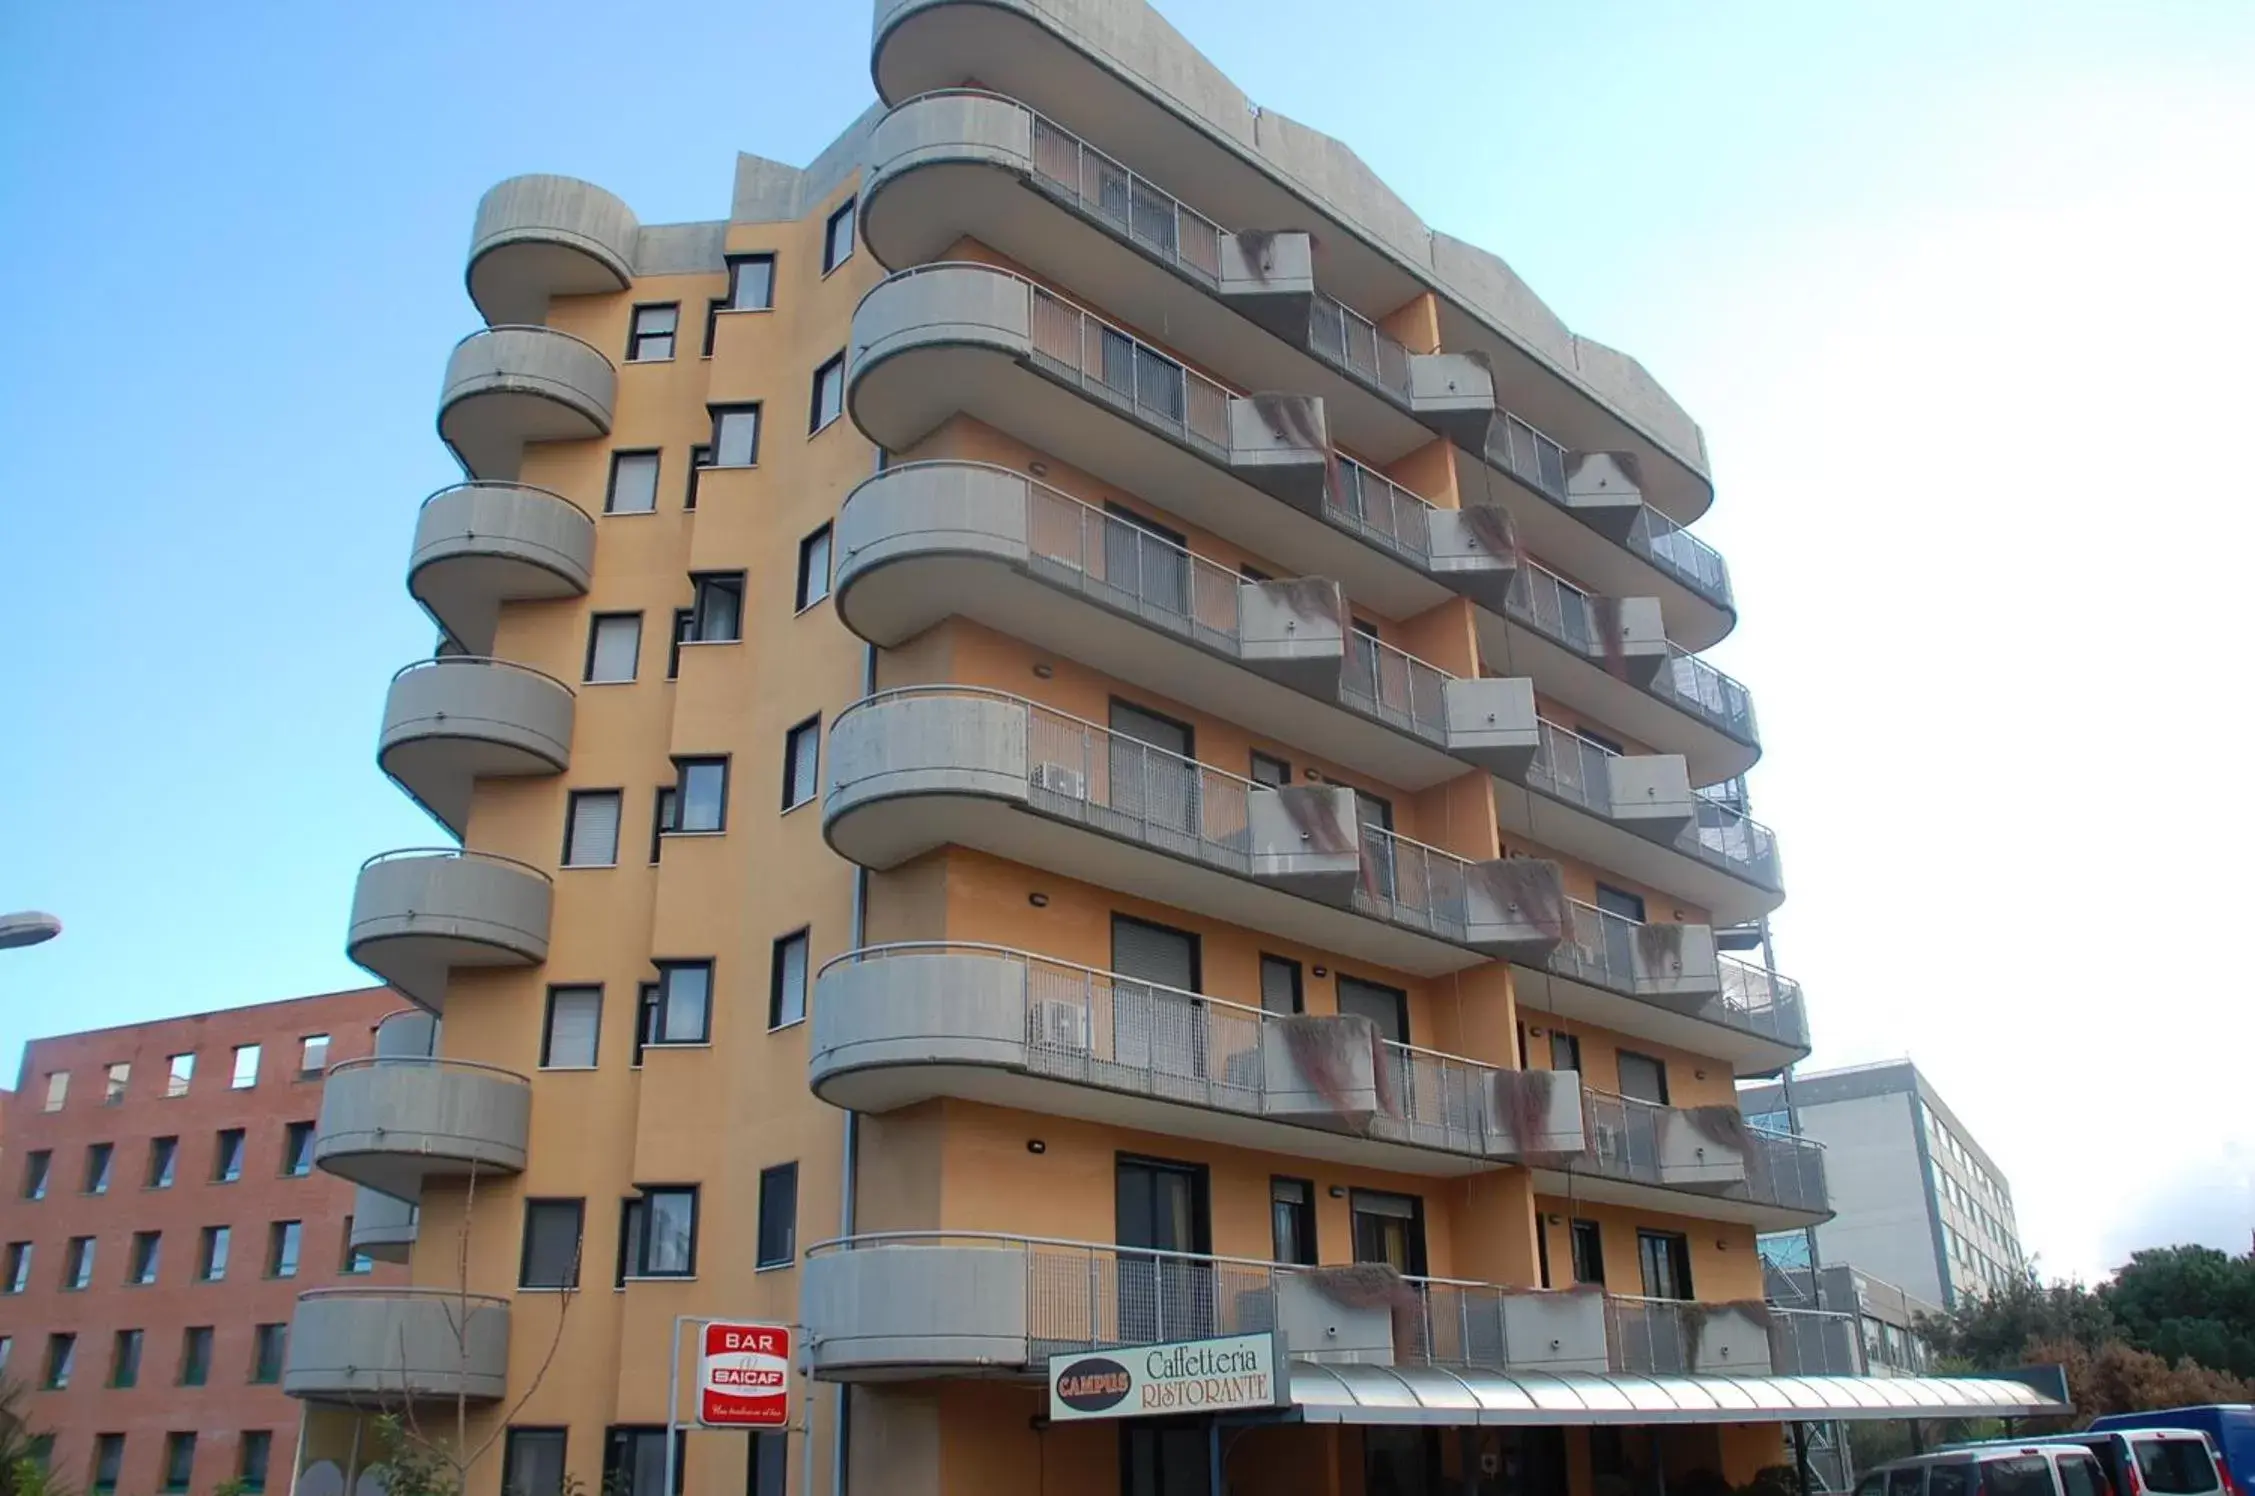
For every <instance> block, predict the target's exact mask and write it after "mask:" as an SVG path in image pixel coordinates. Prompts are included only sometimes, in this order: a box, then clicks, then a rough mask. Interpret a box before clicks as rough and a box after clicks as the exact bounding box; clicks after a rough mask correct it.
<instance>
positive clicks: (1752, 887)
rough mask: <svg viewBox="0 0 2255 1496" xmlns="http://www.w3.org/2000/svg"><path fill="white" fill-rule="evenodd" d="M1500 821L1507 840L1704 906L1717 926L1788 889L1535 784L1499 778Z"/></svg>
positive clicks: (1758, 909)
mask: <svg viewBox="0 0 2255 1496" xmlns="http://www.w3.org/2000/svg"><path fill="white" fill-rule="evenodd" d="M1495 795H1496V824H1497V825H1498V826H1500V827H1501V828H1502V830H1503V832H1504V835H1505V837H1506V838H1507V839H1508V838H1510V837H1512V836H1514V835H1516V836H1522V837H1525V838H1527V839H1528V840H1529V841H1532V842H1534V843H1535V844H1537V845H1538V846H1541V847H1544V848H1546V849H1548V850H1550V851H1554V852H1562V853H1564V854H1566V855H1567V856H1569V857H1576V858H1579V859H1581V860H1582V861H1584V862H1588V863H1592V864H1594V865H1596V866H1598V867H1601V868H1609V869H1611V870H1612V871H1614V872H1617V873H1619V874H1621V875H1622V876H1623V877H1627V878H1632V879H1634V880H1636V881H1637V882H1639V883H1643V884H1645V885H1647V886H1648V887H1651V888H1655V889H1658V890H1660V891H1661V892H1663V893H1666V894H1669V895H1672V896H1673V897H1676V898H1679V899H1682V900H1684V901H1685V902H1686V903H1690V904H1696V905H1699V906H1700V907H1702V908H1704V909H1706V910H1707V911H1708V912H1709V914H1710V915H1711V917H1712V919H1713V921H1714V923H1716V924H1718V925H1735V924H1742V923H1744V922H1746V921H1749V920H1753V919H1758V918H1760V917H1761V916H1762V915H1765V914H1768V913H1769V912H1770V911H1772V910H1774V909H1776V908H1777V907H1778V906H1779V905H1781V904H1783V903H1784V902H1785V895H1784V894H1783V893H1781V892H1779V891H1777V890H1776V889H1772V888H1765V887H1763V886H1762V885H1761V884H1759V883H1756V882H1753V881H1752V880H1751V879H1750V878H1745V877H1738V876H1734V875H1733V874H1730V873H1727V872H1724V871H1723V870H1722V869H1721V868H1719V867H1717V866H1715V865H1714V864H1713V863H1711V862H1708V861H1706V860H1704V859H1703V858H1698V857H1694V856H1692V855H1691V854H1689V853H1688V852H1683V851H1679V850H1678V849H1677V848H1676V847H1675V846H1673V845H1672V844H1670V843H1667V842H1661V841H1656V840H1654V839H1652V838H1650V837H1645V836H1639V835H1638V834H1637V833H1635V832H1634V831H1631V830H1629V829H1628V828H1627V827H1625V826H1623V825H1620V824H1619V823H1617V822H1615V821H1613V820H1611V819H1609V818H1607V817H1606V816H1604V815H1601V814H1599V813H1598V812H1597V811H1595V810H1592V809H1590V808H1588V807H1587V806H1585V805H1582V804H1581V803H1579V802H1577V801H1574V800H1571V799H1565V798H1556V797H1553V796H1552V795H1550V794H1546V793H1544V792H1543V791H1542V790H1540V789H1537V788H1535V787H1534V786H1533V785H1532V784H1528V785H1519V784H1513V783H1512V782H1511V781H1509V780H1507V779H1498V780H1496V782H1495Z"/></svg>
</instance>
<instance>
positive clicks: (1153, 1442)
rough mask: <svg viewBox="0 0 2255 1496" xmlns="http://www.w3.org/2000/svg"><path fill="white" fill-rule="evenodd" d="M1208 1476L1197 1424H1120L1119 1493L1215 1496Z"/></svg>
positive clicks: (1203, 1439) (1203, 1433)
mask: <svg viewBox="0 0 2255 1496" xmlns="http://www.w3.org/2000/svg"><path fill="white" fill-rule="evenodd" d="M1207 1476H1208V1471H1207V1464H1206V1430H1205V1429H1204V1428H1203V1427H1201V1426H1199V1425H1198V1424H1195V1423H1182V1422H1173V1421H1167V1420H1158V1419H1145V1420H1142V1421H1141V1422H1136V1423H1122V1424H1121V1425H1120V1490H1121V1491H1122V1492H1124V1493H1127V1496H1212V1486H1211V1483H1210V1481H1209V1480H1208V1478H1207ZM1365 1489H1367V1490H1371V1491H1378V1490H1380V1489H1381V1488H1380V1487H1377V1486H1367V1487H1365ZM1400 1489H1402V1490H1404V1491H1406V1490H1409V1489H1410V1488H1409V1487H1407V1486H1403V1487H1401V1488H1400Z"/></svg>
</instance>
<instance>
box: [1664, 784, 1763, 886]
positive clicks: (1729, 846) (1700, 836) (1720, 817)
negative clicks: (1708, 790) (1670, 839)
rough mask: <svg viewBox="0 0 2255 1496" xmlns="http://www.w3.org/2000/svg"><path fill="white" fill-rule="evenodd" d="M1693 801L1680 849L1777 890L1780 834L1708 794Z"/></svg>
mask: <svg viewBox="0 0 2255 1496" xmlns="http://www.w3.org/2000/svg"><path fill="white" fill-rule="evenodd" d="M1693 800H1694V805H1693V816H1692V823H1691V824H1690V825H1689V826H1687V827H1685V828H1684V829H1683V830H1682V831H1681V832H1679V833H1677V835H1676V840H1675V845H1676V847H1677V849H1678V850H1680V851H1684V852H1688V853H1690V854H1691V855H1692V856H1694V857H1697V858H1699V859H1700V860H1701V861H1703V862H1711V863H1714V864H1716V865H1717V866H1720V867H1724V868H1727V869H1729V870H1731V871H1733V872H1737V873H1743V874H1745V875H1746V876H1748V877H1750V878H1753V879H1755V880H1756V881H1758V882H1761V883H1765V884H1768V885H1770V886H1771V887H1773V888H1774V887H1776V886H1777V884H1778V882H1779V871H1778V862H1777V834H1776V833H1775V832H1773V831H1771V830H1770V828H1769V827H1767V826H1765V825H1763V824H1762V823H1761V822H1760V821H1757V820H1755V819H1754V818H1753V817H1752V816H1749V815H1748V814H1746V812H1744V811H1742V810H1739V809H1738V808H1737V807H1735V806H1732V805H1726V804H1724V803H1723V802H1722V801H1720V800H1716V799H1712V798H1710V797H1709V796H1707V795H1705V794H1700V795H1696V796H1694V797H1693Z"/></svg>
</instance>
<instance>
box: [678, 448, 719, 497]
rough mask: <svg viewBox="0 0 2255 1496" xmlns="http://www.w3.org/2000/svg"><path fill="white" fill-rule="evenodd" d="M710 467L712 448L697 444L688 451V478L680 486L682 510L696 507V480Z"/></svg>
mask: <svg viewBox="0 0 2255 1496" xmlns="http://www.w3.org/2000/svg"><path fill="white" fill-rule="evenodd" d="M712 465H713V449H712V448H710V447H708V446H706V445H705V444H704V443H703V442H699V443H697V445H695V446H694V447H691V448H690V449H689V478H688V481H687V482H685V483H683V484H682V486H681V507H682V508H684V509H694V508H696V507H697V483H698V478H699V476H700V475H701V474H702V473H703V472H704V470H705V469H706V468H709V467H711V466H712Z"/></svg>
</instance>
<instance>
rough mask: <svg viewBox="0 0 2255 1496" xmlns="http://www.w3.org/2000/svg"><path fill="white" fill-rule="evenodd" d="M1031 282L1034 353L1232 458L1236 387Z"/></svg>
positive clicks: (1221, 457)
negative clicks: (1232, 406)
mask: <svg viewBox="0 0 2255 1496" xmlns="http://www.w3.org/2000/svg"><path fill="white" fill-rule="evenodd" d="M1027 286H1028V289H1029V290H1030V291H1031V292H1032V293H1033V329H1032V331H1033V351H1034V358H1035V359H1036V360H1037V361H1038V362H1039V363H1040V364H1041V365H1042V366H1043V367H1044V368H1046V369H1048V370H1049V371H1050V372H1051V373H1052V374H1054V375H1057V376H1059V377H1062V378H1064V379H1067V380H1070V381H1072V382H1073V383H1074V384H1075V385H1076V386H1077V387H1078V388H1079V389H1080V390H1081V392H1082V393H1084V394H1086V395H1089V396H1091V397H1093V398H1095V399H1098V400H1102V401H1104V402H1105V403H1107V404H1110V405H1114V406H1117V407H1119V408H1120V409H1121V410H1124V411H1127V412H1128V413H1130V414H1131V415H1133V416H1135V417H1136V418H1137V419H1138V420H1141V421H1143V422H1145V423H1146V424H1148V425H1151V426H1155V427H1157V428H1159V429H1160V430H1162V431H1165V432H1166V433H1167V434H1168V435H1170V436H1173V437H1176V438H1177V439H1179V440H1181V441H1183V442H1184V443H1186V444H1187V445H1190V446H1193V447H1196V448H1198V449H1199V450H1200V451H1202V452H1204V453H1206V454H1207V455H1208V456H1210V457H1212V458H1213V459H1215V460H1216V461H1218V462H1221V463H1224V464H1226V463H1227V462H1228V461H1229V450H1230V447H1229V402H1230V400H1231V398H1232V397H1233V396H1234V395H1235V393H1236V392H1235V391H1233V390H1230V389H1229V388H1227V387H1226V386H1223V385H1221V384H1218V383H1216V382H1215V381H1213V380H1211V379H1208V378H1207V377H1206V376H1205V375H1203V374H1200V373H1198V372H1196V371H1195V370H1192V369H1188V368H1185V367H1184V366H1183V365H1182V364H1181V363H1179V362H1178V361H1176V360H1174V359H1171V358H1169V357H1167V356H1166V355H1165V354H1163V353H1161V352H1160V351H1159V350H1158V349H1156V348H1153V347H1152V346H1151V345H1150V344H1148V343H1145V342H1143V341H1142V340H1141V339H1139V338H1137V337H1136V336H1135V335H1134V334H1132V333H1129V332H1125V331H1123V330H1122V329H1120V328H1118V327H1115V326H1113V325H1112V324H1111V323H1109V322H1106V321H1105V320H1104V319H1102V318H1101V317H1098V316H1097V315H1096V314H1095V313H1093V312H1090V311H1088V310H1086V309H1084V308H1082V307H1079V306H1075V305H1074V304H1073V303H1072V302H1069V301H1067V300H1065V299H1064V298H1063V297H1061V296H1059V295H1057V294H1055V293H1054V292H1052V291H1049V290H1046V289H1044V288H1043V287H1041V286H1037V285H1034V284H1033V283H1032V282H1030V281H1029V282H1027Z"/></svg>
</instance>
